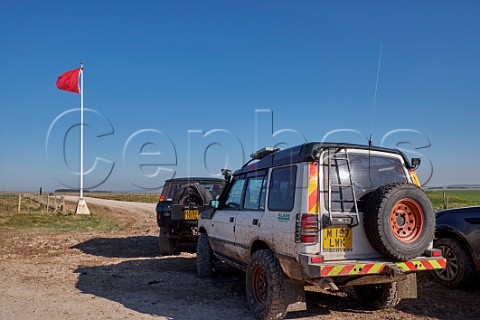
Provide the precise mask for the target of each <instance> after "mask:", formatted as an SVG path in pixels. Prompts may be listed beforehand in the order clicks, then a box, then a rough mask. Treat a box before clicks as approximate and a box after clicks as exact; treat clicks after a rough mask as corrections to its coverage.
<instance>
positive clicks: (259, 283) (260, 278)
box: [251, 266, 268, 304]
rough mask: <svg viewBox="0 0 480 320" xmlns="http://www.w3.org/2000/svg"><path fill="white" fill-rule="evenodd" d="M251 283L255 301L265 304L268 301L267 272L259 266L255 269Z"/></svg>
mask: <svg viewBox="0 0 480 320" xmlns="http://www.w3.org/2000/svg"><path fill="white" fill-rule="evenodd" d="M251 284H252V288H253V297H254V299H255V301H256V302H257V303H259V304H264V303H265V301H267V295H268V284H267V275H266V274H265V270H264V269H263V268H262V267H260V266H257V267H256V268H255V269H254V270H253V275H252V279H251Z"/></svg>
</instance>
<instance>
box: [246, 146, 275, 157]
mask: <svg viewBox="0 0 480 320" xmlns="http://www.w3.org/2000/svg"><path fill="white" fill-rule="evenodd" d="M278 150H280V148H272V147H265V148H262V149H260V150H258V151H257V152H254V153H252V154H251V155H250V158H252V160H260V159H262V158H263V157H265V156H268V155H269V154H272V153H274V152H277V151H278Z"/></svg>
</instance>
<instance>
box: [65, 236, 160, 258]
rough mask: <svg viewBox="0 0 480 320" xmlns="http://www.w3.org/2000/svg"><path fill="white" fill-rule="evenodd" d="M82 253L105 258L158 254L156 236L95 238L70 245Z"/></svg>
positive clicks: (152, 255)
mask: <svg viewBox="0 0 480 320" xmlns="http://www.w3.org/2000/svg"><path fill="white" fill-rule="evenodd" d="M71 248H72V249H78V250H80V251H82V252H83V253H86V254H90V255H94V256H101V257H106V258H143V257H155V256H158V254H159V252H158V237H155V236H132V237H126V238H95V239H90V240H87V241H85V242H82V243H79V244H77V245H75V246H72V247H71Z"/></svg>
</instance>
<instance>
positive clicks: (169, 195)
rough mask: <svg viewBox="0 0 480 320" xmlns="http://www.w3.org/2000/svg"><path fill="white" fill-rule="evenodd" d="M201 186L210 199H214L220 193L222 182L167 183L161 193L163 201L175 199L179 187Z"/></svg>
mask: <svg viewBox="0 0 480 320" xmlns="http://www.w3.org/2000/svg"><path fill="white" fill-rule="evenodd" d="M195 183H198V184H199V185H201V186H203V187H204V188H205V189H207V190H208V191H209V192H210V193H211V194H212V199H215V198H216V197H217V196H218V195H220V193H222V189H223V185H224V182H223V181H218V182H217V181H173V182H170V183H168V184H167V185H166V186H165V188H164V189H163V191H162V195H163V196H164V197H165V200H171V199H173V198H174V197H175V194H177V192H178V190H179V189H180V187H182V186H184V185H186V184H195Z"/></svg>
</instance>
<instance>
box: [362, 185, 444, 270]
mask: <svg viewBox="0 0 480 320" xmlns="http://www.w3.org/2000/svg"><path fill="white" fill-rule="evenodd" d="M364 227H365V232H366V234H367V238H368V240H369V241H370V243H371V245H372V246H373V247H374V248H375V249H376V250H377V251H378V252H380V253H381V254H383V255H385V256H387V257H390V258H393V259H398V260H402V261H406V260H409V259H412V258H415V257H418V256H421V255H422V254H423V253H424V252H425V250H426V249H427V248H428V246H429V245H430V243H431V242H432V240H433V237H434V232H435V216H434V212H433V206H432V203H431V202H430V200H429V199H428V197H427V195H426V194H425V192H423V190H422V189H420V188H419V187H417V186H415V185H413V184H404V183H393V184H387V185H384V186H382V187H379V188H378V189H377V190H375V191H374V192H373V193H372V195H371V196H370V198H369V199H368V201H367V205H366V208H365V215H364Z"/></svg>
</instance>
